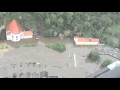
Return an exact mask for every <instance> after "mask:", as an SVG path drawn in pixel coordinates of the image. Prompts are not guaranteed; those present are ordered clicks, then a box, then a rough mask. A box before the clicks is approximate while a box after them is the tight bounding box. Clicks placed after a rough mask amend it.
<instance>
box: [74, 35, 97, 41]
mask: <svg viewBox="0 0 120 90" xmlns="http://www.w3.org/2000/svg"><path fill="white" fill-rule="evenodd" d="M75 38H78V40H77V41H78V42H99V39H98V38H80V37H79V36H75Z"/></svg>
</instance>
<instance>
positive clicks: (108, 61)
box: [101, 59, 113, 67]
mask: <svg viewBox="0 0 120 90" xmlns="http://www.w3.org/2000/svg"><path fill="white" fill-rule="evenodd" d="M111 63H113V62H112V60H109V59H106V60H105V61H104V62H103V63H102V64H101V66H102V67H106V66H108V65H110V64H111Z"/></svg>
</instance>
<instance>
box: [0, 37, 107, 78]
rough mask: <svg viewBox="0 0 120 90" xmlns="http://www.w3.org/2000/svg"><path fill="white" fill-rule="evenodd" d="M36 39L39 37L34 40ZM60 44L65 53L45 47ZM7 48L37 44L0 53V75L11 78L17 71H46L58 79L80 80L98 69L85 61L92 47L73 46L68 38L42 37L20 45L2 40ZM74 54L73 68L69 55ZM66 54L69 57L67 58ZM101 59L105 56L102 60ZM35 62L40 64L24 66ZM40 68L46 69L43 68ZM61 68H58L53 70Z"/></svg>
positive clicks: (28, 40) (97, 65)
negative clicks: (75, 64)
mask: <svg viewBox="0 0 120 90" xmlns="http://www.w3.org/2000/svg"><path fill="white" fill-rule="evenodd" d="M36 38H39V39H38V40H37V39H36ZM54 42H64V43H65V44H66V51H65V52H63V53H59V52H57V51H54V50H52V49H49V48H47V47H45V45H46V44H48V43H54ZM2 43H6V44H7V45H9V46H11V47H12V48H14V47H15V46H16V45H23V44H32V43H37V44H38V46H36V47H28V48H27V47H20V48H16V49H11V50H8V51H7V52H4V55H2V56H1V57H0V75H1V76H4V77H5V76H12V74H13V73H15V72H16V73H18V74H19V73H21V72H40V71H42V70H46V71H48V72H49V75H59V76H60V77H69V78H84V77H86V76H88V75H90V74H92V73H94V72H96V71H98V70H100V64H96V63H94V62H91V61H90V60H88V59H87V55H88V54H89V53H90V51H91V50H92V49H95V47H93V46H89V47H86V46H76V45H74V43H73V40H71V39H62V40H61V39H60V38H55V37H52V38H47V37H43V36H36V37H34V38H33V39H26V40H21V41H20V42H16V43H14V42H12V41H4V42H2ZM74 53H75V54H76V60H77V67H76V68H75V67H74V59H73V54H74ZM69 55H70V56H71V58H69ZM103 58H105V56H104V57H103ZM28 62H38V63H40V64H41V65H42V67H41V68H39V67H38V66H35V67H33V66H32V65H31V66H29V67H28V66H27V65H26V64H25V63H28ZM20 63H23V64H24V65H23V67H20V66H19V65H20ZM11 64H15V68H12V66H11ZM44 65H46V67H45V68H44ZM57 67H61V68H57Z"/></svg>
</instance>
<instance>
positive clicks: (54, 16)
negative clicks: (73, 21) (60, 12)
mask: <svg viewBox="0 0 120 90" xmlns="http://www.w3.org/2000/svg"><path fill="white" fill-rule="evenodd" d="M50 19H51V22H53V23H56V21H57V17H56V15H55V14H51V15H50Z"/></svg>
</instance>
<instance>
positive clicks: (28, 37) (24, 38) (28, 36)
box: [24, 35, 33, 39]
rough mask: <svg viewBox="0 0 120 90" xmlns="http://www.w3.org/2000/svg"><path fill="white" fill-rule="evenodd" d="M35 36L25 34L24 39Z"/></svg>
mask: <svg viewBox="0 0 120 90" xmlns="http://www.w3.org/2000/svg"><path fill="white" fill-rule="evenodd" d="M32 37H33V36H32V35H31V36H24V39H27V38H32Z"/></svg>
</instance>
